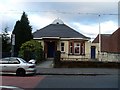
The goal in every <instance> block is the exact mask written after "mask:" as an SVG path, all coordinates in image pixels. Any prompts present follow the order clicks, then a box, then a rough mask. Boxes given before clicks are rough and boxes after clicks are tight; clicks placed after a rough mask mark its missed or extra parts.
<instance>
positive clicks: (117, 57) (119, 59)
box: [101, 52, 120, 62]
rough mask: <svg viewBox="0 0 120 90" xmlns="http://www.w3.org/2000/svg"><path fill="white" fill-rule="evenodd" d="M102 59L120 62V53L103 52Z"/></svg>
mask: <svg viewBox="0 0 120 90" xmlns="http://www.w3.org/2000/svg"><path fill="white" fill-rule="evenodd" d="M101 57H102V61H109V62H120V54H117V53H107V52H102V53H101Z"/></svg>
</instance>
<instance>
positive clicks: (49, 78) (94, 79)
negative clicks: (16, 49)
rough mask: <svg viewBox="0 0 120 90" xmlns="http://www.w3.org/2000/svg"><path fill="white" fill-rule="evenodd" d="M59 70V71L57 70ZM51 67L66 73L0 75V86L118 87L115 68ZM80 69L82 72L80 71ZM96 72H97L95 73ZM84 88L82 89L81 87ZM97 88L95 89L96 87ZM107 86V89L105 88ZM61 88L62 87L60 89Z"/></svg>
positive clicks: (38, 87)
mask: <svg viewBox="0 0 120 90" xmlns="http://www.w3.org/2000/svg"><path fill="white" fill-rule="evenodd" d="M44 70H45V73H46V72H48V69H43V70H40V72H42V73H44V72H43V71H44ZM58 70H59V71H58ZM63 70H64V69H55V70H54V69H53V70H49V73H51V72H52V71H53V72H54V73H55V72H57V73H58V72H63V73H66V75H62V73H60V74H59V75H52V74H49V75H39V74H37V75H36V76H25V77H18V76H14V75H4V76H0V78H2V84H1V85H2V86H15V87H19V88H22V89H25V90H26V89H33V90H37V89H38V90H39V89H40V90H41V89H43V88H64V89H65V90H66V89H67V88H78V90H84V89H85V90H98V89H99V90H118V89H113V88H118V84H119V77H118V76H119V75H118V74H119V73H118V70H116V69H92V68H84V69H80V70H79V69H72V70H70V69H65V70H64V71H63ZM70 71H72V73H73V72H74V73H75V72H77V73H78V72H79V73H80V74H78V75H77V74H75V75H71V74H70V75H69V73H71V72H70ZM81 71H82V73H81ZM96 73H97V74H96ZM83 88H84V89H83ZM96 88H97V89H96ZM106 88H108V89H106ZM62 90H63V89H62Z"/></svg>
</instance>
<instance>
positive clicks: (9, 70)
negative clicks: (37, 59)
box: [0, 57, 36, 76]
mask: <svg viewBox="0 0 120 90" xmlns="http://www.w3.org/2000/svg"><path fill="white" fill-rule="evenodd" d="M0 69H1V70H0V72H1V73H2V74H16V75H17V76H25V75H26V74H36V65H35V63H32V62H30V63H29V62H26V61H25V60H24V59H22V58H19V57H6V58H2V59H0Z"/></svg>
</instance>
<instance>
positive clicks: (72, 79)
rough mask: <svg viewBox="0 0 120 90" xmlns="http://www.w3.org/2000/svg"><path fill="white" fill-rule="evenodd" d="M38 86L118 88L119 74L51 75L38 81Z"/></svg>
mask: <svg viewBox="0 0 120 90" xmlns="http://www.w3.org/2000/svg"><path fill="white" fill-rule="evenodd" d="M36 88H118V76H117V75H98V76H85V75H84V76H82V75H78V76H77V75H76V76H68V75H67V76H65V75H54V76H53V75H51V76H47V77H46V78H44V79H43V80H42V81H41V82H40V83H38V85H37V87H36Z"/></svg>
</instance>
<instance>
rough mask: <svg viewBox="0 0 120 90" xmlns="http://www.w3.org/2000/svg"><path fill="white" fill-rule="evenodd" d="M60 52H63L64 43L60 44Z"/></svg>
mask: <svg viewBox="0 0 120 90" xmlns="http://www.w3.org/2000/svg"><path fill="white" fill-rule="evenodd" d="M61 52H64V43H63V42H62V43H61Z"/></svg>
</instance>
